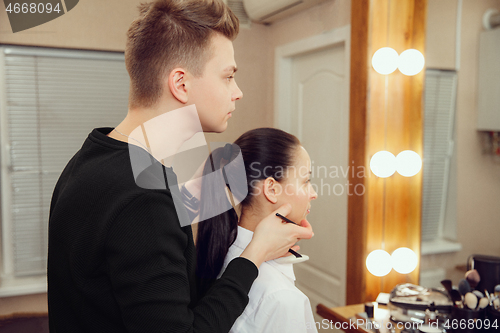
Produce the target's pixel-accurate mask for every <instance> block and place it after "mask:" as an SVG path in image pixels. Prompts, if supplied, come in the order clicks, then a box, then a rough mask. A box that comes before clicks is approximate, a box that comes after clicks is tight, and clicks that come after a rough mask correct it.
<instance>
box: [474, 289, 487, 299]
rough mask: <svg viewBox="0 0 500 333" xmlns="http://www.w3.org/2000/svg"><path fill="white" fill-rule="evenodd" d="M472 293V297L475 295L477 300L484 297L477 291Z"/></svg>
mask: <svg viewBox="0 0 500 333" xmlns="http://www.w3.org/2000/svg"><path fill="white" fill-rule="evenodd" d="M472 293H473V294H474V295H476V296H477V298H479V299H481V298H483V297H485V296H484V294H483V293H482V292H480V291H479V290H473V291H472Z"/></svg>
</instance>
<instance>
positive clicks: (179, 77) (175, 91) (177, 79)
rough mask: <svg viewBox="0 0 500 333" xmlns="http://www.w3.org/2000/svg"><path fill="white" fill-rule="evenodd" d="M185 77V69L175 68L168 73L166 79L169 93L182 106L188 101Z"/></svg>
mask: <svg viewBox="0 0 500 333" xmlns="http://www.w3.org/2000/svg"><path fill="white" fill-rule="evenodd" d="M186 77H187V71H186V70H185V69H183V68H175V69H174V70H172V71H171V72H170V74H169V75H168V78H167V83H168V89H169V90H170V93H171V94H172V95H173V96H174V97H175V98H176V99H177V100H178V101H179V102H181V103H182V104H186V103H187V101H188V96H187V89H186Z"/></svg>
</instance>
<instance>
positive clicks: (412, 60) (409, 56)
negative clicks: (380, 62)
mask: <svg viewBox="0 0 500 333" xmlns="http://www.w3.org/2000/svg"><path fill="white" fill-rule="evenodd" d="M424 65H425V58H424V55H423V54H422V53H421V52H420V51H418V50H415V49H409V50H406V51H403V53H401V54H400V55H399V65H398V68H399V71H400V72H401V73H403V74H404V75H408V76H412V75H416V74H418V73H420V71H421V70H422V69H423V68H424Z"/></svg>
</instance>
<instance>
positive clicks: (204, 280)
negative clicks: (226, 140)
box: [196, 128, 300, 295]
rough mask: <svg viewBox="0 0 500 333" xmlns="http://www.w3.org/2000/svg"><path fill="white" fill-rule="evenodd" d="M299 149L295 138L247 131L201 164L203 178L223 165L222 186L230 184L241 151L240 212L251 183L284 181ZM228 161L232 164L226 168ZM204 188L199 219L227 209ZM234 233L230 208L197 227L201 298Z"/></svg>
mask: <svg viewBox="0 0 500 333" xmlns="http://www.w3.org/2000/svg"><path fill="white" fill-rule="evenodd" d="M236 146H237V147H236ZM299 146H300V141H299V140H298V139H297V138H296V137H295V136H293V135H291V134H289V133H286V132H284V131H282V130H279V129H275V128H257V129H254V130H250V131H248V132H245V133H244V134H243V135H241V136H240V137H239V138H238V139H237V140H236V141H235V142H234V144H233V145H232V149H228V148H231V146H229V147H228V145H226V147H224V148H217V149H215V150H214V151H213V152H212V154H211V155H210V158H209V160H208V161H207V162H206V163H205V169H204V173H203V174H204V175H207V174H209V173H210V172H212V170H215V171H216V172H220V171H218V170H219V169H221V168H222V167H224V165H227V166H226V168H225V173H224V178H225V179H226V184H229V183H233V182H232V179H231V177H232V176H233V177H234V175H235V174H238V173H237V172H231V169H230V168H231V167H233V168H236V167H237V166H238V159H235V157H236V156H237V155H238V154H239V152H240V151H241V155H242V157H243V164H244V168H245V173H246V183H247V190H248V194H247V195H246V197H244V199H243V200H241V208H242V210H243V209H244V208H245V207H249V206H250V205H251V204H252V197H253V195H252V194H253V192H254V191H253V189H254V184H255V181H259V180H263V179H266V178H268V177H273V178H274V179H275V180H276V181H278V182H279V181H281V180H282V179H283V178H284V177H286V174H285V173H284V170H286V169H287V167H290V166H292V164H293V163H294V162H295V161H294V160H293V155H294V151H295V150H296V149H297V148H298V147H299ZM238 148H239V149H238ZM230 161H234V162H235V163H233V162H231V164H228V163H229V162H230ZM240 161H241V160H240ZM240 167H241V165H240ZM204 179H205V178H204ZM234 181H235V182H236V181H237V180H234ZM206 184H207V183H206V182H205V181H203V183H202V188H201V198H207V197H210V198H211V199H210V200H201V203H200V216H214V215H215V212H214V213H213V214H211V213H210V212H211V211H213V210H214V209H216V207H224V206H227V201H228V199H227V197H226V196H221V195H220V194H219V195H215V192H214V189H213V186H207V185H206ZM230 190H231V191H233V196H234V197H239V198H243V196H242V195H241V193H234V192H235V191H237V190H238V189H236V188H230ZM221 201H224V202H221ZM237 232H238V216H237V214H236V211H235V210H234V209H233V208H231V209H230V210H228V211H226V212H224V213H222V214H218V215H215V216H214V217H212V218H209V219H206V220H203V221H202V222H201V223H199V225H198V234H197V238H196V252H197V264H196V272H197V274H198V277H199V282H200V283H199V291H200V293H201V295H202V294H205V293H206V291H207V290H208V289H209V288H210V286H211V284H212V283H213V282H214V281H215V279H216V278H217V275H218V274H219V273H220V271H221V269H222V266H223V264H224V258H225V257H226V254H227V252H228V250H229V247H230V246H231V245H232V244H233V242H234V241H235V239H236V236H237Z"/></svg>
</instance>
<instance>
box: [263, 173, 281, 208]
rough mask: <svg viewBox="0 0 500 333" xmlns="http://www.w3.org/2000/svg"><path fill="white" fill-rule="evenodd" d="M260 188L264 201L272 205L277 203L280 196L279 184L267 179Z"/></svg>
mask: <svg viewBox="0 0 500 333" xmlns="http://www.w3.org/2000/svg"><path fill="white" fill-rule="evenodd" d="M262 186H263V192H264V196H265V197H266V199H267V200H268V201H269V202H271V203H273V204H275V203H276V202H278V197H279V195H280V194H281V184H280V183H278V182H277V181H276V180H275V179H274V178H273V177H268V178H266V179H264V182H263V184H262Z"/></svg>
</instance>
